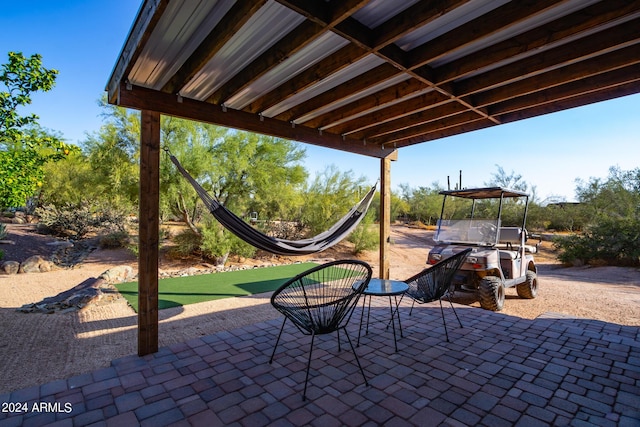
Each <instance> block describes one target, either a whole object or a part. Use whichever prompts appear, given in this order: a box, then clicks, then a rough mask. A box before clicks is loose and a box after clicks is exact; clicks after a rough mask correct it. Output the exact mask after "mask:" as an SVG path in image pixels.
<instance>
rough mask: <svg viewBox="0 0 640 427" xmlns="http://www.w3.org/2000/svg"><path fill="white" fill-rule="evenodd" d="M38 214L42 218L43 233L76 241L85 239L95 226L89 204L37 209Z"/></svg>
mask: <svg viewBox="0 0 640 427" xmlns="http://www.w3.org/2000/svg"><path fill="white" fill-rule="evenodd" d="M36 214H37V215H38V216H39V217H40V227H39V229H40V230H41V231H45V232H48V233H50V234H54V235H57V236H66V237H71V238H74V239H81V238H82V237H84V236H85V235H86V234H87V233H88V232H89V231H90V230H91V229H92V228H93V226H94V224H95V218H94V215H93V212H92V210H91V207H90V206H89V204H88V203H82V204H80V205H71V204H67V205H64V206H62V207H57V206H54V205H47V206H42V207H39V208H37V209H36ZM43 226H44V227H43Z"/></svg>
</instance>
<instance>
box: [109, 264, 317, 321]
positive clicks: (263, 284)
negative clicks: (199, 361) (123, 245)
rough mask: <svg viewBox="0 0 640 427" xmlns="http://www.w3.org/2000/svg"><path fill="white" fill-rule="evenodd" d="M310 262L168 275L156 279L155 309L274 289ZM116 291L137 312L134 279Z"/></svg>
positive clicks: (309, 266) (121, 285)
mask: <svg viewBox="0 0 640 427" xmlns="http://www.w3.org/2000/svg"><path fill="white" fill-rule="evenodd" d="M316 265H317V264H315V263H312V262H307V263H302V264H290V265H282V266H278V267H265V268H255V269H251V270H240V271H230V272H223V273H213V274H201V275H197V276H187V277H171V278H166V279H160V280H159V281H158V288H159V289H158V308H159V309H163V308H169V307H178V306H181V305H187V304H194V303H197V302H204V301H212V300H216V299H221V298H229V297H238V296H243V295H252V294H259V293H261V292H269V291H274V290H276V289H277V288H278V287H279V286H280V285H282V284H283V283H284V282H285V281H287V280H288V279H290V278H292V277H294V276H296V275H297V274H299V273H302V272H303V271H306V270H308V269H310V268H313V267H315V266H316ZM116 288H117V289H118V291H119V292H120V294H121V295H122V296H123V297H124V298H125V299H126V300H127V302H128V303H129V304H130V305H131V307H133V309H134V310H135V311H136V312H137V311H138V282H127V283H121V284H119V285H116Z"/></svg>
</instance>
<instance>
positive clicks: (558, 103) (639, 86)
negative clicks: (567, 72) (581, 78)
mask: <svg viewBox="0 0 640 427" xmlns="http://www.w3.org/2000/svg"><path fill="white" fill-rule="evenodd" d="M639 92H640V80H636V81H632V82H629V83H626V84H622V85H619V86H614V87H608V88H603V89H599V90H594V91H592V92H589V93H581V94H579V95H576V96H573V97H569V98H565V99H562V100H554V101H553V102H548V103H544V104H537V105H535V106H530V107H528V108H524V109H521V110H517V111H514V112H511V113H506V114H502V115H501V116H500V120H502V121H503V122H504V123H511V122H515V121H519V120H524V119H529V118H532V117H536V116H542V115H544V114H550V113H555V112H558V111H562V110H568V109H570V108H576V107H581V106H583V105H588V104H594V103H596V102H603V101H609V100H611V99H615V98H620V97H623V96H628V95H633V94H636V93H639Z"/></svg>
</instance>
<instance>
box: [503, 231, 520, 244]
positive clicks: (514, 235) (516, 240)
mask: <svg viewBox="0 0 640 427" xmlns="http://www.w3.org/2000/svg"><path fill="white" fill-rule="evenodd" d="M498 242H499V243H506V244H507V245H509V244H511V245H513V244H517V245H519V244H520V243H522V228H520V227H500V236H499V238H498Z"/></svg>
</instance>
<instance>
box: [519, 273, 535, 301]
mask: <svg viewBox="0 0 640 427" xmlns="http://www.w3.org/2000/svg"><path fill="white" fill-rule="evenodd" d="M516 291H518V296H519V297H520V298H527V299H532V298H535V297H536V295H538V276H537V275H536V273H534V272H533V271H527V280H526V281H525V282H524V283H520V284H519V285H518V286H516Z"/></svg>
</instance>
